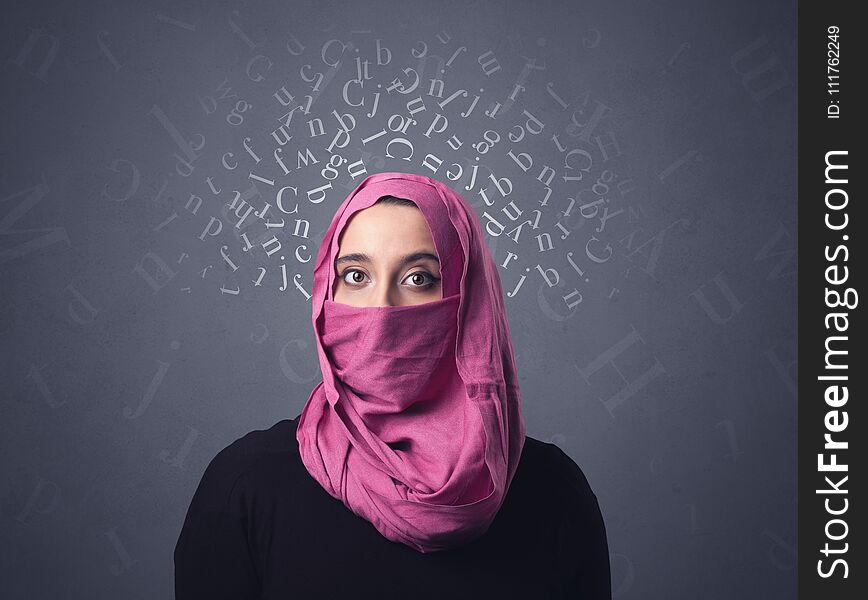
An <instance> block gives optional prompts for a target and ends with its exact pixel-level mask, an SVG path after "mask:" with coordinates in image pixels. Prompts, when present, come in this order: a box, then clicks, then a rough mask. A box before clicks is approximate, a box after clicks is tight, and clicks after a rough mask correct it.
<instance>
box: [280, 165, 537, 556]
mask: <svg viewBox="0 0 868 600" xmlns="http://www.w3.org/2000/svg"><path fill="white" fill-rule="evenodd" d="M387 195H390V196H396V197H398V198H405V199H408V200H412V201H413V202H415V203H416V205H417V206H418V207H419V209H420V210H421V212H422V214H423V216H424V217H425V221H426V222H427V224H428V227H429V229H430V230H431V235H432V238H433V240H434V245H435V248H436V251H437V256H438V258H439V259H440V271H441V279H442V285H443V288H442V289H443V298H442V299H440V300H436V301H433V302H427V303H424V304H417V305H410V306H377V307H353V306H349V305H346V304H339V303H337V302H334V301H333V300H332V284H333V282H334V278H335V272H334V263H335V258H336V257H337V255H338V250H339V248H338V240H339V238H340V233H341V231H342V230H343V228H344V227H345V226H346V224H347V222H348V220H349V218H350V217H351V216H352V215H353V214H354V213H356V212H358V211H360V210H363V209H365V208H367V207H369V206H371V205H372V204H374V203H375V202H376V201H377V200H378V199H379V198H381V197H382V196H387ZM464 257H468V260H466V261H465V260H464ZM312 322H313V327H314V337H315V338H316V344H317V353H318V355H319V362H320V368H321V369H322V373H323V380H322V381H321V382H320V383H319V384H317V386H316V387H315V388H314V389H313V391H312V392H311V395H310V398H309V399H308V401H307V403H306V404H305V406H304V409H303V411H302V413H301V417H300V419H299V422H298V432H297V436H296V437H297V439H298V443H299V450H300V452H301V458H302V461H303V462H304V465H305V467H306V468H307V470H308V472H309V473H310V474H311V475H312V476H313V477H314V479H316V480H317V481H318V482H319V484H320V485H321V486H322V487H323V488H324V489H325V490H326V491H327V492H328V493H329V494H331V495H332V496H333V497H334V498H336V499H338V500H341V501H342V502H343V503H344V504H345V505H346V506H347V507H348V508H349V509H350V510H352V511H353V512H354V513H355V514H357V515H359V516H360V517H362V518H364V519H366V520H368V521H369V522H371V523H372V524H373V525H374V527H376V528H377V530H378V531H379V532H380V533H381V534H382V535H383V536H385V537H386V538H387V539H390V540H392V541H395V542H401V543H403V544H406V545H408V546H410V547H412V548H414V549H416V550H418V551H419V552H422V553H428V552H434V551H438V550H445V549H448V548H453V547H456V546H460V545H464V544H466V543H469V542H471V541H473V540H474V539H476V538H478V537H480V536H481V535H482V534H484V533H485V532H486V531H487V530H488V528H489V526H490V525H491V523H492V522H493V520H494V517H495V515H496V514H497V512H498V510H499V509H500V507H501V505H502V503H503V500H504V498H505V497H506V492H507V490H508V488H509V486H510V484H511V483H512V479H513V476H514V475H515V471H516V467H517V466H518V461H519V458H520V456H521V452H522V449H523V447H524V440H525V425H524V419H523V417H522V412H521V394H520V390H519V386H518V381H517V378H516V369H515V357H514V352H513V348H512V340H511V338H510V334H509V324H508V321H507V315H506V310H505V308H504V304H503V292H502V289H501V283H500V276H499V274H498V272H497V267H496V265H495V264H494V260H493V258H492V257H491V254H490V253H489V251H488V248H487V247H486V246H485V240H484V239H483V237H482V227H481V225H480V222H479V217H478V216H477V215H476V213H475V212H474V210H473V209H472V208H471V207H470V206H469V205H468V204H467V202H466V201H465V200H464V199H463V198H462V197H461V196H459V195H458V194H457V193H456V192H454V191H453V190H452V189H450V188H449V187H447V186H446V185H444V184H442V183H440V182H439V181H436V180H434V179H430V178H428V177H424V176H421V175H412V174H406V173H378V174H375V175H371V176H369V177H367V178H366V179H365V180H364V181H362V182H361V183H360V184H359V186H358V187H357V188H356V189H355V190H354V191H353V192H352V193H351V194H350V195H349V196H348V197H347V199H346V200H345V201H344V202H343V204H341V206H340V207H339V208H338V210H337V212H336V213H335V216H334V218H333V219H332V223H331V225H330V226H329V228H328V230H327V231H326V233H325V237H324V238H323V241H322V244H321V246H320V248H319V253H318V254H317V259H316V266H315V267H314V275H313V318H312Z"/></svg>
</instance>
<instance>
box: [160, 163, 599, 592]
mask: <svg viewBox="0 0 868 600" xmlns="http://www.w3.org/2000/svg"><path fill="white" fill-rule="evenodd" d="M312 324H313V331H314V337H315V339H316V345H317V354H318V357H319V362H320V367H321V369H322V374H323V380H322V381H321V382H320V383H318V384H317V385H316V387H315V388H314V389H313V391H312V392H311V395H310V397H309V399H308V401H307V403H306V404H305V406H304V409H303V410H302V413H301V415H299V416H298V417H296V418H295V419H287V420H283V421H280V422H279V423H277V424H275V425H274V426H272V427H271V428H270V429H267V430H258V431H253V432H250V433H249V434H247V435H246V436H244V437H242V438H241V439H239V440H237V441H235V442H234V443H232V444H230V445H229V446H228V447H226V448H225V449H224V450H222V451H221V452H220V453H219V454H218V455H217V456H216V457H215V458H214V459H213V460H212V462H211V464H210V465H209V466H208V468H207V469H206V470H205V473H204V475H203V477H202V481H201V482H200V484H199V487H198V489H197V490H196V493H195V495H194V497H193V500H192V502H191V504H190V508H189V510H188V513H187V517H186V520H185V522H184V525H183V529H182V531H181V534H180V537H179V539H178V543H177V545H176V548H175V589H176V598H177V600H188V599H192V598H208V599H215V598H268V599H272V598H274V599H276V598H369V597H370V598H399V597H400V598H406V597H412V598H610V597H611V592H610V577H609V557H608V547H607V542H606V532H605V526H604V524H603V519H602V515H601V513H600V509H599V506H598V504H597V499H596V496H595V495H594V493H593V492H592V490H591V488H590V486H589V485H588V482H587V481H586V479H585V477H584V475H583V473H582V471H581V470H580V469H579V467H578V465H576V463H575V462H574V461H573V460H572V459H571V458H570V457H569V456H567V455H566V454H565V453H564V452H563V451H561V450H560V449H559V448H558V447H557V446H555V445H553V444H548V443H545V442H542V441H539V440H536V439H534V438H532V437H529V436H526V435H525V426H524V420H523V417H522V412H521V394H520V389H519V385H518V378H517V374H516V367H515V358H514V352H513V347H512V341H511V338H510V333H509V325H508V321H507V314H506V310H505V307H504V301H503V292H502V288H501V283H500V277H499V275H498V271H497V266H496V265H495V263H494V260H493V259H492V257H491V254H490V253H489V252H488V249H487V247H486V245H485V242H484V238H483V235H482V228H481V225H480V221H479V218H478V216H477V215H476V213H475V212H474V210H473V209H472V208H471V207H470V206H469V205H468V204H467V203H466V201H465V200H464V199H463V198H461V196H459V195H458V194H457V193H456V192H455V191H453V190H452V189H451V188H449V187H448V186H446V185H444V184H443V183H441V182H439V181H436V180H434V179H431V178H428V177H423V176H420V175H412V174H405V173H379V174H376V175H371V176H369V177H368V178H366V179H365V180H364V181H363V182H362V183H361V184H360V185H359V186H358V187H357V188H356V189H355V190H354V191H353V192H352V193H351V194H350V195H349V197H348V198H347V199H346V200H345V201H344V202H343V204H341V206H340V207H339V208H338V210H337V213H336V214H335V215H334V218H333V220H332V223H331V225H330V226H329V228H328V230H327V231H326V234H325V237H324V239H323V241H322V244H321V246H320V249H319V253H318V255H317V260H316V266H315V268H314V275H313V311H312Z"/></svg>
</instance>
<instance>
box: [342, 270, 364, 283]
mask: <svg viewBox="0 0 868 600" xmlns="http://www.w3.org/2000/svg"><path fill="white" fill-rule="evenodd" d="M356 273H358V274H359V275H361V276H362V278H361V281H359V280H357V278H356V277H352V280H351V281H347V275H350V276H354V275H355V274H356ZM343 280H344V281H345V282H346V283H348V284H350V285H359V284H360V283H362V282H364V281H365V274H364V273H362V272H361V271H359V270H358V269H347V270H346V271H344V274H343Z"/></svg>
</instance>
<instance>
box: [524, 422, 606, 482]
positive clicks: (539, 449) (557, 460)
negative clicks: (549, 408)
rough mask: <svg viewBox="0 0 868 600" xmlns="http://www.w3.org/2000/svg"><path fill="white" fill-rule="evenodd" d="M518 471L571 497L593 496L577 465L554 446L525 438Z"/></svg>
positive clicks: (583, 474)
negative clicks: (559, 489)
mask: <svg viewBox="0 0 868 600" xmlns="http://www.w3.org/2000/svg"><path fill="white" fill-rule="evenodd" d="M519 469H522V470H525V471H528V472H530V474H531V475H532V477H533V478H544V479H546V480H547V481H548V482H549V484H551V483H555V484H557V485H559V486H561V487H562V489H563V490H564V491H565V492H568V493H570V494H572V495H578V496H594V495H595V494H594V491H593V490H592V489H591V485H590V483H589V482H588V478H587V477H586V476H585V473H584V471H582V469H581V467H579V465H578V463H577V462H576V461H575V460H574V459H573V458H572V457H571V456H570V455H569V454H567V453H566V452H564V451H563V450H562V449H561V447H560V446H558V445H556V444H553V443H550V442H544V441H542V440H539V439H536V438H533V437H530V436H525V445H524V449H523V450H522V455H521V461H520V463H519Z"/></svg>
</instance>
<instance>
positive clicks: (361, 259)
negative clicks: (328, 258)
mask: <svg viewBox="0 0 868 600" xmlns="http://www.w3.org/2000/svg"><path fill="white" fill-rule="evenodd" d="M425 259H430V260H434V261H437V264H438V265H439V264H440V259H439V258H437V255H436V254H431V253H430V252H414V253H412V254H408V255H407V256H405V257H403V258H402V259H401V264H406V263H410V262H415V261H417V260H425ZM348 262H358V263H371V262H373V261H372V260H371V257H370V256H368V255H367V254H365V253H364V252H351V253H350V254H344V255H343V256H339V257H337V258H336V259H335V265H340V264H342V263H348Z"/></svg>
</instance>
